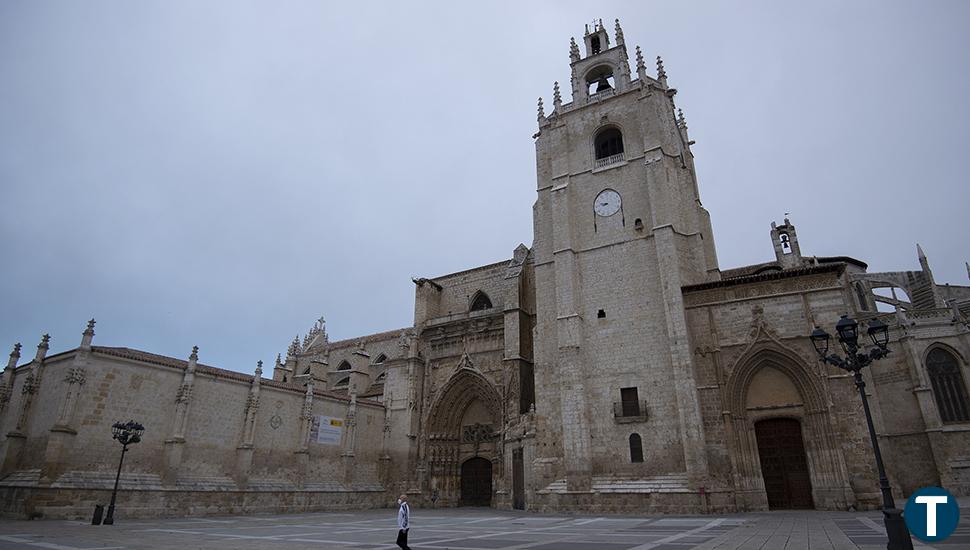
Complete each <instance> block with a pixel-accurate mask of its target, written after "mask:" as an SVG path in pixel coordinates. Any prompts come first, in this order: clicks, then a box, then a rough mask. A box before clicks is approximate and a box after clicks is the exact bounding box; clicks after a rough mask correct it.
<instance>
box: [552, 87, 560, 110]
mask: <svg viewBox="0 0 970 550" xmlns="http://www.w3.org/2000/svg"><path fill="white" fill-rule="evenodd" d="M552 105H553V106H554V107H555V109H556V110H558V109H559V108H560V107H562V95H560V94H559V81H558V80H557V81H555V82H554V83H553V84H552Z"/></svg>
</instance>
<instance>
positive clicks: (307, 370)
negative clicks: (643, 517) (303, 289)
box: [0, 21, 970, 517]
mask: <svg viewBox="0 0 970 550" xmlns="http://www.w3.org/2000/svg"><path fill="white" fill-rule="evenodd" d="M632 61H633V63H634V66H633V67H632V68H631V65H630V63H631V60H630V57H629V54H628V50H627V45H626V43H625V41H624V37H623V31H622V29H621V27H620V24H619V21H617V22H616V24H615V26H614V28H613V32H612V33H610V32H609V31H608V29H607V28H606V27H605V26H604V25H603V24H602V22H598V23H596V24H593V25H592V26H589V27H587V29H586V31H585V33H584V35H583V37H582V43H577V41H575V40H572V41H571V43H570V48H569V70H570V78H569V83H570V89H569V91H570V92H571V98H570V101H568V102H567V101H564V99H563V97H562V94H561V92H560V89H559V85H558V83H557V84H556V86H555V91H554V96H553V99H552V106H551V109H550V110H549V111H548V113H547V112H546V110H545V106H544V105H543V103H542V101H541V100H540V102H539V110H538V128H537V131H536V133H535V136H534V138H535V147H536V168H537V169H536V173H537V181H536V202H535V205H534V207H533V222H534V236H533V242H532V246H531V247H530V246H526V245H525V244H520V245H518V246H517V247H515V248H514V250H512V251H511V257H510V258H509V259H507V260H503V261H501V262H499V263H495V264H490V265H484V266H478V267H472V268H470V269H467V270H464V271H460V272H457V273H451V274H448V275H442V276H434V277H421V278H415V279H414V285H415V287H414V289H415V296H414V323H413V325H412V326H409V327H403V328H398V329H395V330H390V331H387V332H382V333H379V334H371V335H366V336H361V337H359V338H354V339H350V340H343V341H330V339H329V338H328V335H327V331H326V325H325V323H324V321H323V319H320V320H319V321H317V322H316V323H315V324H314V326H313V327H312V328H311V329H310V330H309V332H308V333H307V334H306V335H305V336H301V337H297V338H296V339H294V340H293V342H291V343H290V344H289V347H288V349H287V351H286V353H285V356H284V355H282V354H281V356H280V357H278V358H277V360H276V363H275V365H274V366H272V367H270V366H269V365H266V366H265V367H264V366H263V365H262V364H261V363H260V364H259V365H257V366H256V373H255V375H254V376H250V375H246V374H241V373H239V372H235V371H231V370H225V369H221V368H217V367H214V366H209V365H205V364H204V363H203V362H201V358H202V356H204V352H200V351H199V350H198V349H193V350H191V352H190V353H187V358H185V359H182V358H172V357H166V356H161V355H157V354H153V353H150V352H147V351H141V350H135V349H130V348H124V347H104V346H98V345H96V344H95V341H94V336H95V331H94V328H95V322H94V320H91V321H90V322H89V323H88V325H87V328H86V329H84V330H83V333H82V334H81V337H80V343H79V344H78V346H77V347H76V348H74V349H71V350H69V351H66V352H63V353H58V354H54V355H48V354H47V350H48V339H49V337H48V336H47V335H45V336H44V337H43V338H42V340H41V342H40V344H39V345H38V347H37V351H36V354H35V356H34V357H33V358H32V359H29V357H28V358H26V359H24V360H22V358H21V351H22V350H21V346H20V344H17V345H16V346H14V349H13V352H12V353H11V354H10V360H9V362H8V364H7V367H6V369H5V370H4V371H3V376H2V379H0V430H2V431H0V433H2V434H3V435H4V436H5V437H3V439H2V443H0V495H2V500H0V503H2V511H3V513H4V514H6V515H8V516H16V517H90V513H91V511H92V509H93V508H94V505H95V504H104V503H106V502H107V500H108V498H109V497H110V493H111V489H112V486H113V484H114V481H115V468H116V467H117V466H116V464H117V460H118V455H119V453H120V445H118V444H117V443H115V442H113V441H112V438H111V433H112V430H111V428H112V424H113V423H115V422H118V421H124V420H128V419H130V418H131V419H135V420H137V421H139V422H141V423H142V424H143V425H144V427H145V432H144V435H143V436H142V440H141V442H140V443H138V444H136V445H132V446H131V447H130V448H129V451H128V453H127V457H126V458H125V462H124V467H123V470H122V473H121V478H120V489H121V491H120V493H119V496H118V498H119V510H118V515H119V516H128V517H134V516H161V515H199V514H215V513H250V512H296V511H307V510H336V509H352V508H369V507H382V506H388V505H390V504H392V503H393V501H394V496H395V495H397V494H400V493H407V494H408V495H410V499H411V501H412V503H416V504H417V505H419V506H438V507H451V506H491V507H494V508H498V509H519V510H529V511H539V512H543V511H585V512H595V513H605V512H617V513H725V512H741V511H760V510H773V509H786V508H815V509H820V510H849V509H872V508H876V507H878V506H879V503H880V493H879V485H878V474H877V472H876V466H875V462H874V458H873V451H872V447H871V444H870V441H869V434H868V431H867V427H866V418H865V415H864V411H863V406H862V401H861V399H860V396H859V394H858V391H857V389H856V386H855V384H854V382H853V379H852V375H851V374H850V373H847V372H845V371H843V370H840V369H839V368H837V367H834V366H831V365H827V364H824V363H822V362H820V361H819V359H818V355H817V354H816V351H815V349H814V348H813V344H812V342H811V341H810V339H809V335H810V334H811V333H812V331H813V329H814V328H815V327H824V328H826V329H827V330H832V327H833V326H834V325H835V323H836V322H837V321H838V320H839V319H840V317H841V316H843V315H848V316H850V317H852V318H854V319H856V320H858V321H859V323H860V326H861V327H865V326H866V325H867V324H868V323H871V322H873V321H874V320H876V319H878V320H879V321H881V322H883V323H885V324H887V325H889V327H890V335H891V340H890V344H889V349H890V351H891V353H890V354H889V356H888V357H886V358H885V359H882V360H879V361H875V362H874V363H873V364H872V365H871V366H870V367H867V368H866V369H865V370H864V378H865V382H866V391H867V392H868V398H869V402H870V404H871V406H872V413H873V416H874V423H875V428H876V432H877V434H878V439H879V443H880V446H881V448H882V453H883V456H884V458H885V462H886V464H887V468H888V476H889V480H890V483H891V486H892V489H893V491H894V492H895V493H896V494H897V495H898V496H900V497H905V496H908V495H909V494H910V493H911V492H913V491H914V490H916V489H917V488H919V487H923V486H927V485H940V486H943V487H946V488H947V489H949V490H950V491H951V492H953V493H954V494H957V495H970V401H968V386H967V381H968V380H970V286H958V285H950V284H938V283H937V282H936V281H935V280H934V277H933V272H932V270H931V269H930V263H929V260H928V259H927V258H926V256H925V255H924V254H923V252H922V251H921V250H918V253H917V256H918V261H919V269H918V270H915V271H900V272H869V271H868V266H867V264H866V263H865V262H863V261H861V260H858V259H855V258H851V257H845V256H836V257H820V256H814V255H811V253H810V243H806V242H803V243H800V242H799V239H798V235H797V233H796V230H795V225H794V224H793V223H792V221H790V220H789V219H784V220H782V221H781V222H780V223H778V222H776V223H771V225H770V228H767V229H769V230H768V231H766V240H765V250H766V251H767V250H772V249H773V250H774V256H773V257H768V258H766V259H767V260H768V261H765V262H764V263H760V264H756V265H748V266H740V267H729V268H722V267H721V266H720V265H719V264H718V259H717V254H716V248H715V244H714V234H713V232H712V229H711V221H710V217H709V215H708V212H707V210H706V209H705V208H704V207H703V206H702V203H701V199H700V192H699V189H700V188H699V184H698V181H697V178H696V175H695V170H694V160H693V154H692V153H691V144H692V143H693V142H692V141H691V140H690V137H689V135H688V132H687V126H686V124H685V123H684V120H683V117H682V116H678V110H677V108H676V106H675V101H674V100H675V96H676V90H675V89H674V88H673V87H671V85H670V84H669V83H668V81H667V75H666V74H665V72H664V67H663V64H662V62H661V60H660V58H657V62H656V71H655V72H653V70H651V74H648V69H647V64H646V63H645V61H644V58H643V55H642V53H641V51H640V48H639V47H637V48H636V49H635V51H634V57H633V60H632ZM651 65H652V63H651ZM769 239H770V241H769ZM769 242H770V244H771V248H769V247H768V243H769ZM802 245H805V249H804V250H803V248H802ZM510 248H511V247H510ZM968 275H970V266H968ZM365 290H366V289H363V288H361V289H358V291H360V292H364V291H365ZM79 328H80V327H79ZM106 330H110V327H107V328H106ZM186 351H187V352H188V350H186ZM264 373H265V376H266V377H265V378H264V377H263V375H264Z"/></svg>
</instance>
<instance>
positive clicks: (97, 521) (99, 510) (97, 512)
mask: <svg viewBox="0 0 970 550" xmlns="http://www.w3.org/2000/svg"><path fill="white" fill-rule="evenodd" d="M102 517H104V504H95V505H94V517H93V518H91V525H101V518H102Z"/></svg>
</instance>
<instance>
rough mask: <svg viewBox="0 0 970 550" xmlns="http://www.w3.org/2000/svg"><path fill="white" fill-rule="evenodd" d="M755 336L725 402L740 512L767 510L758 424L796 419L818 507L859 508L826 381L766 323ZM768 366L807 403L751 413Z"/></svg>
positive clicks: (738, 363)
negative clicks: (754, 389) (756, 384)
mask: <svg viewBox="0 0 970 550" xmlns="http://www.w3.org/2000/svg"><path fill="white" fill-rule="evenodd" d="M752 336H753V339H752V342H751V344H750V345H749V346H748V348H747V349H746V350H745V351H744V352H743V353H742V354H741V356H740V357H739V358H738V360H737V361H736V362H735V364H734V367H733V368H732V369H731V374H730V376H729V378H728V380H727V383H726V385H725V401H724V404H725V409H726V411H727V412H728V413H729V416H728V418H727V420H728V422H729V423H730V433H731V434H732V437H731V438H730V442H729V449H730V451H729V452H730V455H731V462H732V465H733V468H734V480H735V491H736V497H735V498H736V501H737V505H738V507H739V509H741V510H763V509H767V506H768V501H767V495H766V492H765V485H764V478H763V477H762V469H761V462H760V457H759V448H758V441H757V437H756V435H755V423H756V422H759V421H761V420H767V419H772V418H790V419H794V420H797V421H798V422H799V423H800V424H801V430H802V440H803V444H804V449H805V457H806V459H807V463H808V469H809V476H810V479H811V485H812V500H813V501H814V503H815V506H816V507H819V508H822V509H842V510H844V509H846V508H848V507H849V506H852V505H854V503H855V496H854V493H853V491H852V488H851V486H850V485H849V476H848V469H847V468H846V463H845V458H844V456H843V454H842V447H841V443H840V437H839V436H838V434H837V432H836V430H835V425H834V422H833V419H832V418H831V417H830V412H829V409H828V406H827V402H828V399H827V397H826V390H825V388H824V385H823V383H822V380H820V379H819V378H818V376H817V375H816V374H815V373H814V370H813V369H812V368H811V366H810V365H808V364H807V363H806V362H805V360H804V359H802V357H801V356H800V355H799V354H798V353H797V352H795V351H794V350H792V349H790V348H788V347H787V346H784V345H783V344H781V343H780V342H779V341H777V339H776V338H774V337H773V335H772V334H771V333H770V331H768V330H767V329H766V328H765V327H764V325H763V324H758V325H756V326H755V327H754V330H753V333H752ZM766 368H770V369H774V370H776V371H778V372H780V373H782V374H783V375H784V376H785V377H787V378H788V381H790V382H791V384H792V385H793V386H794V388H795V389H796V390H797V392H798V394H799V396H800V398H801V404H792V405H789V406H783V407H778V408H771V407H769V408H767V409H763V410H762V409H755V410H749V409H748V390H749V389H750V386H751V382H752V380H754V378H755V377H756V376H757V375H758V374H759V373H761V372H762V371H763V369H766Z"/></svg>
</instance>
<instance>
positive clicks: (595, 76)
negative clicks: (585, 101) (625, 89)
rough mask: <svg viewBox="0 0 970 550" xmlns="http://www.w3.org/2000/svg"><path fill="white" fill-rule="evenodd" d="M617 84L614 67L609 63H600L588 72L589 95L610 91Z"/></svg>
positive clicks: (587, 87)
mask: <svg viewBox="0 0 970 550" xmlns="http://www.w3.org/2000/svg"><path fill="white" fill-rule="evenodd" d="M615 85H616V80H615V79H614V78H613V67H610V66H609V65H600V66H599V67H596V68H595V69H593V70H592V71H590V72H588V73H586V92H587V93H588V94H589V95H595V94H598V93H600V92H608V91H610V90H612V89H613V88H614V87H615Z"/></svg>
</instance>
